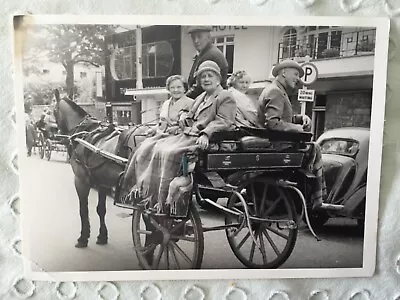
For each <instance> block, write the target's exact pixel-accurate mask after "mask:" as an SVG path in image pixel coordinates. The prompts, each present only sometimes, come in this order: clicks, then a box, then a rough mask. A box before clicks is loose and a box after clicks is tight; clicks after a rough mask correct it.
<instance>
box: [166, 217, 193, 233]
mask: <svg viewBox="0 0 400 300" xmlns="http://www.w3.org/2000/svg"><path fill="white" fill-rule="evenodd" d="M188 220H189V218H185V219H183V220H182V221H181V222H179V223H178V224H176V225H175V226H174V227H172V228H171V231H170V233H173V232H174V231H175V230H177V229H179V228H181V227H182V226H183V225H185V224H186V222H187V221H188Z"/></svg>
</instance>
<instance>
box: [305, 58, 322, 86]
mask: <svg viewBox="0 0 400 300" xmlns="http://www.w3.org/2000/svg"><path fill="white" fill-rule="evenodd" d="M301 67H302V68H303V71H304V76H303V77H301V80H302V81H303V84H304V85H310V84H312V83H314V82H315V81H316V80H317V78H318V69H317V67H316V66H315V65H314V64H312V63H305V64H303V65H302V66H301Z"/></svg>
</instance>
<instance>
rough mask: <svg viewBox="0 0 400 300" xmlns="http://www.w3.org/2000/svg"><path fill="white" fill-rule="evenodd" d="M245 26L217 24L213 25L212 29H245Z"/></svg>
mask: <svg viewBox="0 0 400 300" xmlns="http://www.w3.org/2000/svg"><path fill="white" fill-rule="evenodd" d="M247 29H248V27H247V26H232V25H229V26H226V25H218V26H213V27H212V30H213V31H225V30H247Z"/></svg>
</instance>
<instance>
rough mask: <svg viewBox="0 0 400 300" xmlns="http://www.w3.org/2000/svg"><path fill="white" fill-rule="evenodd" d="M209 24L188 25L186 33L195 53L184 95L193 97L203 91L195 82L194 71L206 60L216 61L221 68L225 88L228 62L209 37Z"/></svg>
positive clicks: (222, 84)
mask: <svg viewBox="0 0 400 300" xmlns="http://www.w3.org/2000/svg"><path fill="white" fill-rule="evenodd" d="M211 30H212V27H211V26H190V27H189V30H188V33H189V34H190V35H191V37H192V41H193V46H194V48H195V49H196V50H197V55H196V56H195V57H194V58H193V65H192V68H191V70H190V73H189V77H188V88H189V89H188V92H187V93H186V95H187V96H188V97H190V98H192V99H195V98H196V97H197V96H198V95H200V94H201V93H202V92H203V89H202V88H201V86H199V85H198V84H197V80H196V72H197V69H198V68H199V66H200V64H201V63H202V62H204V61H206V60H211V61H214V62H215V63H217V65H218V67H219V68H220V70H221V86H222V87H223V88H224V89H226V88H227V86H226V81H227V77H228V62H227V60H226V58H225V56H224V54H223V53H222V52H221V50H219V49H218V48H217V47H216V46H215V45H214V44H213V43H212V39H211Z"/></svg>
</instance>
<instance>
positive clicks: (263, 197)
mask: <svg viewBox="0 0 400 300" xmlns="http://www.w3.org/2000/svg"><path fill="white" fill-rule="evenodd" d="M267 191H268V184H266V185H265V186H264V191H263V194H262V198H261V203H260V209H259V212H258V215H259V216H262V213H263V210H264V206H265V202H266V201H267V199H266V198H267Z"/></svg>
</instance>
